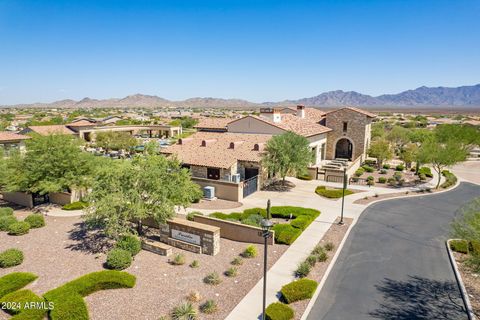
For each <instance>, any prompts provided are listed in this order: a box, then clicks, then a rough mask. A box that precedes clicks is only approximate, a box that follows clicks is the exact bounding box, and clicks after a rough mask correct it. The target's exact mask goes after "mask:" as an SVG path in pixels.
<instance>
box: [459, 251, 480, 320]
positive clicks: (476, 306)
mask: <svg viewBox="0 0 480 320" xmlns="http://www.w3.org/2000/svg"><path fill="white" fill-rule="evenodd" d="M453 256H454V257H455V260H456V261H457V266H458V270H459V271H460V274H461V275H462V280H463V284H464V285H465V289H466V290H467V294H468V297H469V299H470V303H471V305H472V308H473V313H474V314H475V316H476V317H477V318H478V317H480V274H478V273H475V272H474V271H473V270H472V269H471V268H469V267H468V266H466V265H465V259H466V258H467V255H466V254H462V253H458V252H453Z"/></svg>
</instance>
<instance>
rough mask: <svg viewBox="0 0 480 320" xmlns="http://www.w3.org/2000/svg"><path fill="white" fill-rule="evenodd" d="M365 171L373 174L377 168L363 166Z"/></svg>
mask: <svg viewBox="0 0 480 320" xmlns="http://www.w3.org/2000/svg"><path fill="white" fill-rule="evenodd" d="M362 168H363V170H365V171H366V172H373V171H375V168H374V167H370V166H369V165H366V164H365V165H363V166H362Z"/></svg>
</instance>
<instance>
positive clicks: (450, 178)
mask: <svg viewBox="0 0 480 320" xmlns="http://www.w3.org/2000/svg"><path fill="white" fill-rule="evenodd" d="M442 175H443V176H444V177H445V179H446V180H445V182H444V183H442V184H441V185H440V187H442V188H449V187H451V186H453V185H455V184H456V183H457V177H456V176H455V175H454V174H453V173H451V172H450V171H448V170H443V171H442Z"/></svg>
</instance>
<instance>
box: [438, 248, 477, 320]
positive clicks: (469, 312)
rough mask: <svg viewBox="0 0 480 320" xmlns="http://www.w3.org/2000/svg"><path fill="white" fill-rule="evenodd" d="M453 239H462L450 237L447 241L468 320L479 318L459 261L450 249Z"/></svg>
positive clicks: (449, 255) (449, 256)
mask: <svg viewBox="0 0 480 320" xmlns="http://www.w3.org/2000/svg"><path fill="white" fill-rule="evenodd" d="M452 240H461V239H448V240H447V241H446V242H445V244H446V246H447V252H448V258H449V259H450V264H451V265H452V269H453V273H455V279H457V284H458V287H459V288H460V293H461V294H462V299H463V303H464V304H465V308H466V309H467V316H468V320H476V319H477V318H476V317H475V314H474V313H473V308H472V305H471V303H470V298H469V297H468V293H467V290H466V289H465V285H464V284H463V279H462V275H461V274H460V271H459V270H458V266H457V261H456V260H455V257H454V256H453V252H452V249H450V241H452Z"/></svg>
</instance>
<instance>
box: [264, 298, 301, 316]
mask: <svg viewBox="0 0 480 320" xmlns="http://www.w3.org/2000/svg"><path fill="white" fill-rule="evenodd" d="M294 315H295V313H294V311H293V309H292V308H290V307H289V306H287V305H286V304H283V303H280V302H274V303H272V304H270V305H269V306H268V307H267V308H266V309H265V318H266V319H267V320H291V319H293V317H294Z"/></svg>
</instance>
